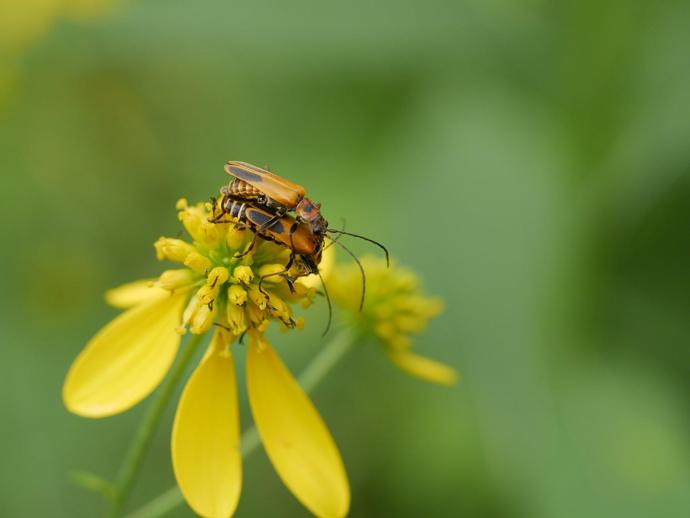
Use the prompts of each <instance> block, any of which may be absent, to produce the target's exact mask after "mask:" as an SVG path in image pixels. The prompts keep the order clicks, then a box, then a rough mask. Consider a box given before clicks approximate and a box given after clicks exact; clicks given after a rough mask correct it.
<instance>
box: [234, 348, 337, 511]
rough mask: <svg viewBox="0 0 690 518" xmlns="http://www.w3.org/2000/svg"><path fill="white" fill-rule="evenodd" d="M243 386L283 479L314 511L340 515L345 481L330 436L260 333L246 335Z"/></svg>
mask: <svg viewBox="0 0 690 518" xmlns="http://www.w3.org/2000/svg"><path fill="white" fill-rule="evenodd" d="M247 388H248V391H249V402H250V404H251V408H252V414H253V415H254V422H255V423H256V427H257V429H258V431H259V434H260V435H261V439H262V441H263V444H264V448H265V449H266V452H267V454H268V457H269V458H270V460H271V463H272V464H273V467H274V468H275V470H276V471H277V472H278V475H280V478H281V479H282V480H283V483H284V484H285V485H286V486H287V487H288V488H289V489H290V491H292V493H293V494H294V495H295V496H296V497H297V499H298V500H299V501H300V502H302V504H304V505H305V506H306V507H307V508H308V509H309V510H310V511H311V512H312V513H313V514H315V515H316V516H318V517H320V518H341V517H343V516H345V515H346V514H347V511H348V509H349V507H350V487H349V485H348V481H347V474H346V473H345V467H344V466H343V461H342V459H341V458H340V453H338V448H337V447H336V445H335V442H334V441H333V437H332V436H331V434H330V432H329V431H328V428H326V425H325V423H324V422H323V420H322V419H321V416H320V415H319V413H318V411H317V410H316V408H315V407H314V405H313V403H312V402H311V401H310V400H309V398H308V397H307V396H306V394H305V393H304V391H303V390H302V389H301V387H300V386H299V385H298V384H297V382H296V381H295V379H294V378H293V377H292V375H291V374H290V372H289V371H288V370H287V368H286V367H285V365H283V363H282V362H281V361H280V358H278V356H277V355H276V353H275V351H274V350H273V348H272V347H271V346H270V344H269V343H268V342H266V341H265V340H264V339H263V337H255V336H252V337H251V339H250V345H249V350H248V351H247Z"/></svg>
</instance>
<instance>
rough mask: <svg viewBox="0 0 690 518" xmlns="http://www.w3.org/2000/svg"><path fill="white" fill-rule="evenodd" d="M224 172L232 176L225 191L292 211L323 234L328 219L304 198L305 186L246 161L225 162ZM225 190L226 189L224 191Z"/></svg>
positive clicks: (317, 205)
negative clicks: (232, 178)
mask: <svg viewBox="0 0 690 518" xmlns="http://www.w3.org/2000/svg"><path fill="white" fill-rule="evenodd" d="M225 172H226V173H228V174H229V175H230V176H233V177H234V178H235V179H234V180H233V181H232V182H230V185H228V187H227V189H226V190H227V193H228V194H229V195H231V196H234V197H235V198H236V199H245V200H254V201H255V202H256V203H257V204H258V205H259V206H263V207H266V208H267V209H269V210H270V211H271V212H275V213H276V214H281V215H282V214H285V213H287V212H294V213H295V214H296V215H297V221H300V222H305V223H308V224H309V225H311V228H312V231H313V232H314V234H320V235H323V234H324V233H325V232H326V229H327V228H328V222H327V221H326V220H325V219H323V216H321V204H320V203H314V202H313V201H311V200H310V199H309V198H307V192H306V190H305V188H304V187H302V186H301V185H297V184H296V183H293V182H291V181H289V180H286V179H285V178H283V177H281V176H278V175H277V174H273V173H271V172H270V171H266V170H265V169H261V168H260V167H256V166H255V165H252V164H247V163H246V162H238V161H235V160H231V161H229V162H228V163H227V164H225ZM223 194H225V192H223Z"/></svg>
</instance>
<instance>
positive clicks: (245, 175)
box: [230, 165, 262, 183]
mask: <svg viewBox="0 0 690 518" xmlns="http://www.w3.org/2000/svg"><path fill="white" fill-rule="evenodd" d="M230 172H231V173H232V174H233V176H235V177H236V178H239V179H240V180H244V181H245V182H250V183H251V182H260V181H261V180H262V178H261V176H260V175H258V174H256V173H252V172H251V171H247V170H246V169H242V168H241V167H237V166H234V165H231V166H230Z"/></svg>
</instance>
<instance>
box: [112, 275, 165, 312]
mask: <svg viewBox="0 0 690 518" xmlns="http://www.w3.org/2000/svg"><path fill="white" fill-rule="evenodd" d="M155 281H156V279H144V280H142V281H134V282H128V283H127V284H123V285H121V286H118V287H117V288H113V289H111V290H108V291H106V292H105V301H106V302H107V303H108V304H110V305H111V306H113V307H115V308H120V309H129V308H131V307H133V306H136V305H137V304H141V303H142V302H147V301H149V300H151V299H155V298H156V297H159V296H161V295H164V294H165V293H166V292H165V290H162V289H161V288H159V287H158V286H156V285H155V284H154V283H155Z"/></svg>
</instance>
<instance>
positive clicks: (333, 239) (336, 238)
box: [324, 218, 345, 250]
mask: <svg viewBox="0 0 690 518" xmlns="http://www.w3.org/2000/svg"><path fill="white" fill-rule="evenodd" d="M344 230H345V218H343V228H342V231H344ZM341 237H343V234H338V235H337V236H335V237H329V238H328V239H330V240H331V243H328V244H327V245H326V247H325V248H324V250H328V249H329V248H330V247H332V246H333V243H332V242H333V241H338V240H339V239H340V238H341Z"/></svg>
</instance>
